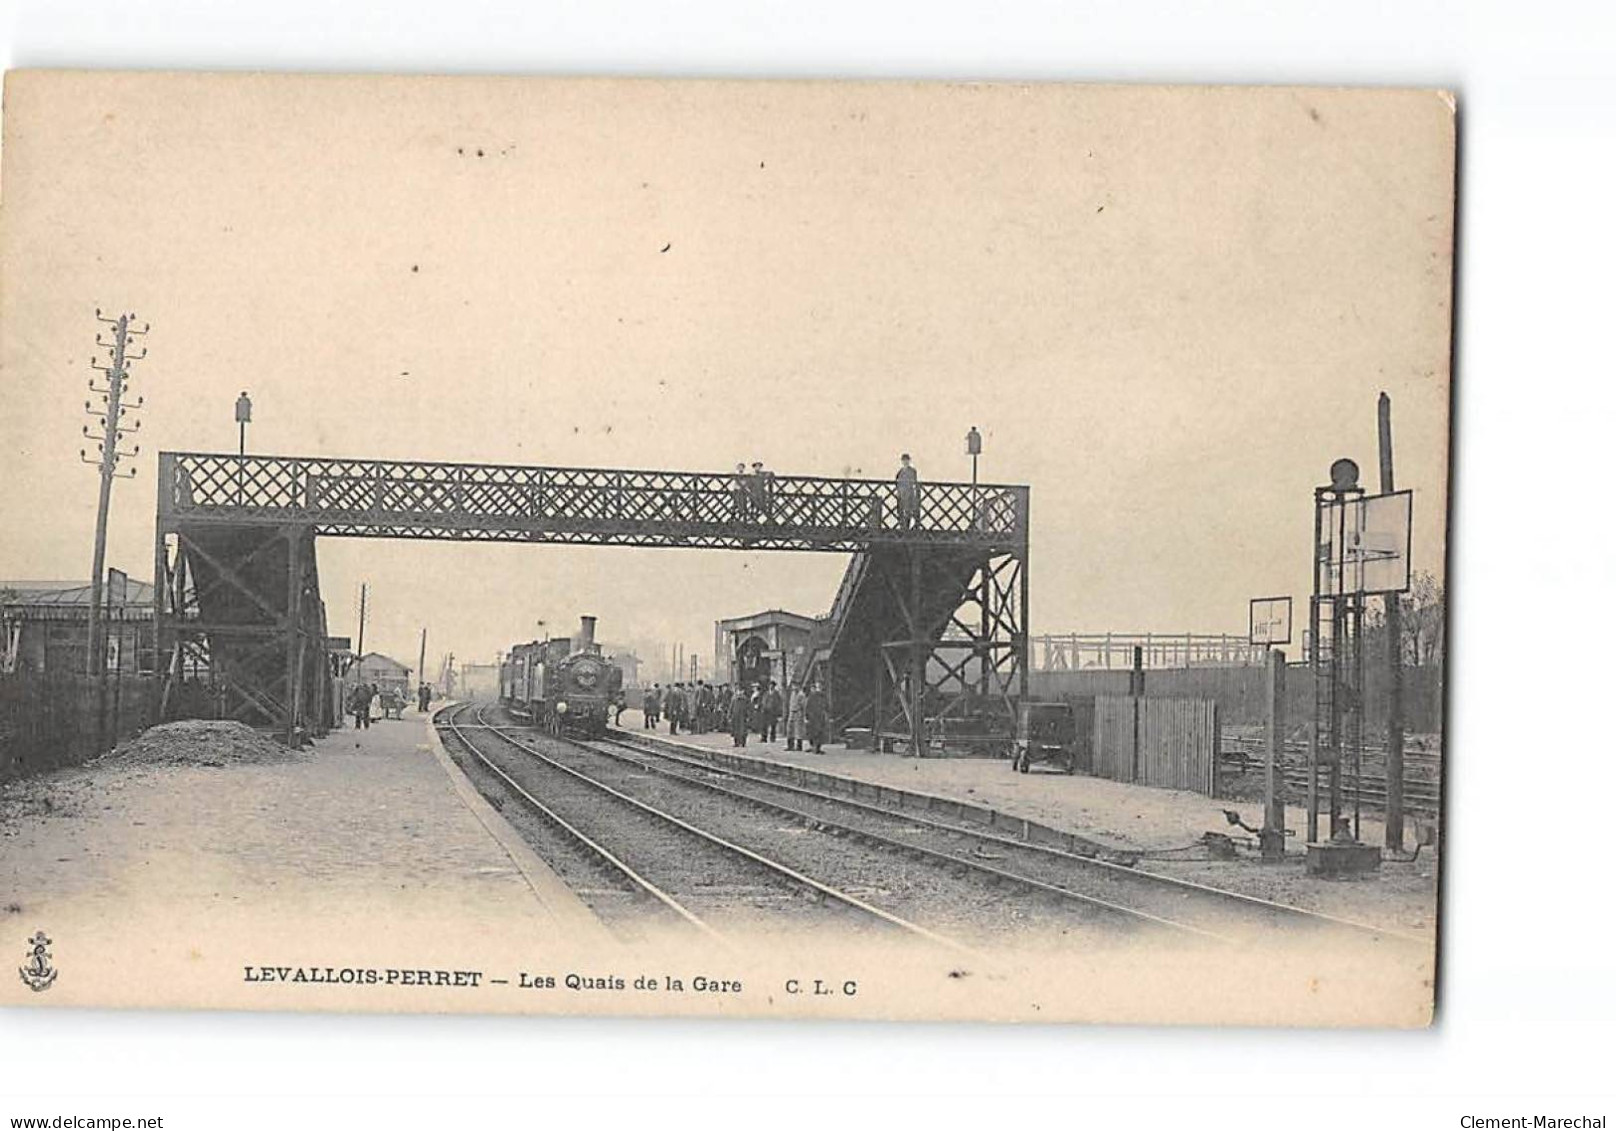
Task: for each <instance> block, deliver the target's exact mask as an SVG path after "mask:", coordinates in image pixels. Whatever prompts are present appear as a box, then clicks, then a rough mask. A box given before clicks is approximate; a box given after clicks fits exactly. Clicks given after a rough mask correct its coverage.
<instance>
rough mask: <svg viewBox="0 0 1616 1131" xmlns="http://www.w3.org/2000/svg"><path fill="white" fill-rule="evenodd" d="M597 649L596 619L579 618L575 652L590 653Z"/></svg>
mask: <svg viewBox="0 0 1616 1131" xmlns="http://www.w3.org/2000/svg"><path fill="white" fill-rule="evenodd" d="M594 647H595V618H594V617H581V618H579V627H578V640H577V645H576V647H575V649H574V650H575V651H578V652H590V651H593V650H594Z"/></svg>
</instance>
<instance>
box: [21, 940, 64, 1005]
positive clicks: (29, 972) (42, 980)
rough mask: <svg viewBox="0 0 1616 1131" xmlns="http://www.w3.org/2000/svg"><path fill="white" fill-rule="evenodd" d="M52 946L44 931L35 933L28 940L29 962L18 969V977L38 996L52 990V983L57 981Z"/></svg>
mask: <svg viewBox="0 0 1616 1131" xmlns="http://www.w3.org/2000/svg"><path fill="white" fill-rule="evenodd" d="M50 944H51V941H50V939H48V938H46V937H45V932H44V931H35V932H34V937H33V938H31V939H29V940H28V961H27V963H26V964H25V965H22V966H19V967H17V975H18V976H19V977H20V978H22V980H23V981H24V982H26V983H27V984H28V988H29V989H31V990H33V991H34V992H35V993H36V994H37V993H43V992H44V991H45V990H48V989H50V988H51V983H52V982H54V981H56V974H57V970H56V967H54V966H52V965H51V960H50V958H51V954H50Z"/></svg>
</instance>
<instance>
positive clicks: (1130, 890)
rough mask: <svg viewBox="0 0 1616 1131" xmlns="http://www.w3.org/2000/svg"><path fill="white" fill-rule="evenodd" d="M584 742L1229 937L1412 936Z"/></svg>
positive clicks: (1166, 922) (956, 861) (810, 820)
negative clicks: (1286, 933)
mask: <svg viewBox="0 0 1616 1131" xmlns="http://www.w3.org/2000/svg"><path fill="white" fill-rule="evenodd" d="M588 745H590V746H591V747H593V748H596V749H600V750H601V751H602V752H603V753H610V754H611V755H612V756H614V757H617V758H620V759H623V760H626V761H629V762H631V763H633V764H635V765H637V766H639V767H641V768H643V769H646V770H649V771H652V772H656V773H662V774H666V775H669V776H673V777H678V778H680V779H682V780H691V781H695V782H698V783H699V784H701V785H703V786H705V787H707V788H709V789H712V790H714V791H715V792H718V793H720V794H722V795H723V796H725V797H727V798H729V799H731V800H734V801H737V802H740V803H743V804H747V805H750V806H753V807H757V808H761V809H764V810H766V811H768V812H771V813H774V814H777V815H780V816H784V817H787V818H789V819H792V820H795V821H797V822H799V823H801V824H804V825H807V826H811V827H817V828H821V829H825V830H827V831H831V832H832V833H833V834H834V835H837V836H841V837H847V838H851V839H854V840H856V841H860V842H864V843H870V844H874V845H877V846H880V847H883V848H888V849H893V850H896V851H899V852H903V853H907V854H910V855H912V856H915V857H916V858H918V859H924V860H926V861H927V862H929V863H932V864H935V865H939V866H942V867H944V868H966V869H971V870H976V871H978V872H980V873H982V874H983V875H985V876H988V877H991V878H992V879H994V880H995V881H998V882H1000V883H1002V884H1004V885H1006V886H1013V887H1019V888H1021V889H1023V890H1024V891H1026V892H1028V893H1029V894H1032V895H1035V896H1040V897H1044V898H1051V897H1053V898H1055V899H1064V900H1072V901H1078V902H1084V903H1089V904H1092V905H1097V906H1103V907H1105V908H1106V909H1107V910H1110V911H1112V912H1114V913H1116V914H1120V915H1129V916H1135V917H1138V918H1140V919H1141V920H1143V921H1148V922H1150V923H1152V924H1155V925H1158V926H1161V927H1165V928H1167V929H1169V930H1172V931H1178V932H1190V933H1194V934H1197V935H1199V936H1201V937H1203V938H1215V939H1218V940H1221V941H1225V942H1231V943H1237V944H1238V943H1247V942H1251V941H1254V940H1255V939H1257V938H1260V937H1263V936H1267V935H1271V933H1272V932H1273V931H1274V930H1275V929H1285V930H1290V931H1297V930H1306V931H1312V932H1320V933H1325V934H1331V935H1337V936H1348V937H1353V938H1357V939H1359V940H1364V941H1376V940H1379V941H1384V942H1387V943H1390V944H1393V945H1397V944H1406V943H1413V942H1415V941H1416V940H1413V939H1411V938H1409V937H1408V936H1404V935H1401V934H1398V933H1396V932H1392V931H1387V930H1384V929H1382V928H1378V927H1374V926H1372V925H1369V924H1364V923H1358V922H1354V921H1351V920H1347V919H1342V918H1338V917H1335V916H1330V915H1324V914H1321V913H1319V912H1314V911H1308V910H1305V909H1303V908H1299V907H1294V906H1291V905H1288V904H1282V903H1277V902H1274V901H1271V900H1265V899H1260V898H1257V897H1254V896H1249V895H1245V894H1243V893H1240V892H1233V891H1228V890H1225V889H1222V888H1216V887H1212V886H1210V885H1205V884H1198V883H1194V882H1192V881H1188V880H1182V879H1178V878H1176V877H1172V876H1165V875H1162V874H1160V873H1156V872H1150V871H1147V870H1141V869H1136V868H1132V867H1126V866H1123V865H1120V864H1116V863H1113V862H1110V861H1107V860H1103V859H1099V858H1094V857H1089V856H1082V855H1078V854H1076V853H1072V852H1066V851H1063V850H1061V849H1057V848H1054V847H1052V846H1048V845H1042V844H1035V843H1031V842H1029V841H1024V840H1019V839H1017V838H1014V837H1009V836H1005V835H1002V834H1000V833H995V832H990V831H988V830H984V829H980V828H974V827H971V826H967V825H960V824H955V823H952V822H947V821H941V820H937V819H936V818H934V817H929V816H921V815H918V814H914V813H910V812H905V811H902V810H897V809H894V808H892V807H890V806H886V805H880V804H876V803H872V802H869V801H862V800H858V799H855V798H850V797H844V796H840V795H836V794H829V793H825V792H823V791H820V790H815V789H811V788H809V787H807V786H803V785H798V784H795V783H791V782H786V781H782V780H780V779H778V778H774V777H766V776H762V775H758V774H753V773H747V772H744V771H741V770H737V769H734V768H733V767H728V766H720V765H717V764H716V763H714V762H713V761H711V760H708V759H706V758H703V757H701V756H700V755H699V754H692V755H685V754H673V753H670V752H668V751H667V750H664V749H659V748H656V747H654V746H649V745H647V744H645V743H644V742H643V741H636V740H635V739H634V738H633V737H632V736H629V735H623V734H621V733H619V734H616V735H613V736H612V737H609V738H607V739H603V740H597V741H594V742H591V743H589V744H588Z"/></svg>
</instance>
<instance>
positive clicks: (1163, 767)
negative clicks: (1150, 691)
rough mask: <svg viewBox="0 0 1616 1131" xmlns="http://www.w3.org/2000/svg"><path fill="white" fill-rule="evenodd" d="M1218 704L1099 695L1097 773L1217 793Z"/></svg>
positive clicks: (1116, 778)
mask: <svg viewBox="0 0 1616 1131" xmlns="http://www.w3.org/2000/svg"><path fill="white" fill-rule="evenodd" d="M1220 740H1221V733H1220V729H1219V720H1218V705H1217V704H1216V703H1215V702H1212V701H1210V700H1205V699H1159V698H1158V699H1141V698H1136V697H1134V696H1131V695H1099V696H1096V697H1095V700H1094V773H1095V775H1096V776H1098V777H1104V778H1110V779H1111V780H1113V781H1121V782H1133V783H1136V784H1139V785H1150V786H1157V787H1159V788H1162V789H1185V790H1191V791H1193V792H1195V793H1204V794H1206V795H1207V796H1209V797H1215V796H1216V795H1217V781H1218V775H1217V765H1218V747H1219V743H1220Z"/></svg>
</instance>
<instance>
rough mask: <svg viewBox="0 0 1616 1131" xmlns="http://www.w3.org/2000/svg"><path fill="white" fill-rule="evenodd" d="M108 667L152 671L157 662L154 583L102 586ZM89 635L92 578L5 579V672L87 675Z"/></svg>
mask: <svg viewBox="0 0 1616 1131" xmlns="http://www.w3.org/2000/svg"><path fill="white" fill-rule="evenodd" d="M102 594H103V595H102V601H103V602H104V605H105V608H106V610H107V613H106V629H105V633H106V640H107V669H106V670H107V671H109V672H119V673H121V674H123V675H141V674H151V673H152V672H153V671H154V670H155V667H156V664H157V643H156V635H155V620H154V618H153V609H152V586H151V584H150V583H149V582H145V581H136V580H134V579H133V578H131V579H129V580H128V582H127V588H126V589H124V591H123V592H122V593H114V592H113V591H112V589H111V588H110V587H107V588H104V589H103V590H102ZM89 639H90V584H89V582H87V581H0V672H4V673H8V674H9V673H12V672H18V671H29V672H35V673H40V674H45V673H58V672H59V673H70V674H74V675H82V674H83V673H84V670H85V666H86V665H85V649H87V648H88V647H89Z"/></svg>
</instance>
